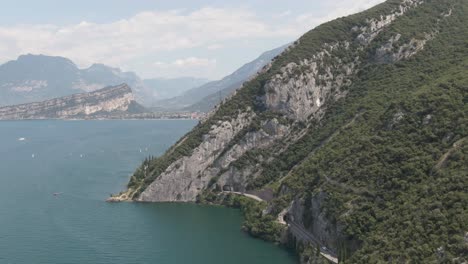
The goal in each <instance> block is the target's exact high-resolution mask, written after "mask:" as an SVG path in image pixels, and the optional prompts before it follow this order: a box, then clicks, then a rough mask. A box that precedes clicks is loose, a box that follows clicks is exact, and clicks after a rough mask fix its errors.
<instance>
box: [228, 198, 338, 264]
mask: <svg viewBox="0 0 468 264" xmlns="http://www.w3.org/2000/svg"><path fill="white" fill-rule="evenodd" d="M223 193H233V194H237V195H243V196H245V197H249V198H251V199H254V200H256V201H259V202H262V201H264V200H263V199H262V198H260V197H258V196H256V195H253V194H248V193H241V192H231V191H223ZM286 223H287V225H288V227H289V231H290V232H291V233H292V234H293V235H294V236H295V237H296V238H298V239H299V240H302V241H305V242H309V243H312V244H316V245H319V246H320V254H321V255H322V256H323V257H324V258H326V259H328V260H329V261H331V262H333V263H338V257H337V255H336V253H335V252H333V251H331V250H330V249H328V248H327V247H326V246H325V245H324V244H323V243H322V242H321V241H320V240H319V239H317V238H316V237H315V236H314V235H313V234H311V233H310V232H308V231H307V230H306V229H305V228H304V227H303V226H302V225H300V224H297V223H295V222H294V221H287V222H286Z"/></svg>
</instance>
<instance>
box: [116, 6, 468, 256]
mask: <svg viewBox="0 0 468 264" xmlns="http://www.w3.org/2000/svg"><path fill="white" fill-rule="evenodd" d="M467 18H468V3H467V2H466V1H464V0H444V1H440V0H437V1H436V0H426V1H422V0H389V1H387V2H385V3H383V4H381V5H378V6H376V7H374V8H372V9H369V10H367V11H364V12H362V13H359V14H356V15H352V16H349V17H345V18H340V19H337V20H334V21H331V22H328V23H325V24H323V25H321V26H319V27H317V28H316V29H314V30H311V31H310V32H308V33H306V34H305V35H304V36H302V37H301V38H300V39H299V40H298V41H296V42H295V43H294V45H292V46H290V47H289V48H288V49H287V50H286V51H285V52H284V53H282V55H281V56H279V57H277V58H276V59H275V60H274V61H273V63H271V65H268V66H267V67H265V68H264V69H263V70H262V71H261V72H259V74H258V75H257V76H256V77H255V78H253V79H252V80H250V81H247V82H246V83H244V85H243V86H242V89H240V90H238V91H236V92H235V93H234V94H233V95H232V96H231V97H230V98H229V99H228V100H226V101H225V102H223V103H222V104H221V105H220V106H219V107H218V108H217V109H216V111H214V112H212V113H211V114H210V116H209V118H207V119H206V120H204V121H203V122H201V123H200V124H199V125H198V126H197V127H195V128H194V129H193V130H192V131H191V132H190V133H188V134H187V135H186V136H185V137H183V138H182V139H181V140H179V142H178V143H176V144H175V145H174V146H173V147H171V148H170V149H169V150H168V151H167V152H166V153H165V154H164V155H163V156H161V157H159V158H156V159H150V160H146V161H145V162H144V163H143V164H142V165H141V166H140V167H139V168H138V169H137V170H136V171H135V173H134V175H133V176H132V177H131V179H130V182H129V184H128V189H127V190H126V191H125V192H123V193H121V194H120V195H117V196H116V197H114V200H116V201H119V200H135V201H145V202H165V201H171V202H173V201H182V202H184V201H185V202H187V201H189V202H193V201H198V202H213V203H222V204H227V205H231V206H241V207H242V208H243V210H244V213H245V215H246V222H245V224H244V228H245V229H246V230H248V231H249V232H250V233H251V234H253V235H255V236H258V237H261V238H264V239H267V240H276V241H279V240H281V241H282V242H283V243H286V244H289V245H291V246H293V247H295V248H296V249H297V250H298V252H299V253H300V254H301V262H303V263H323V262H324V260H323V259H320V258H319V257H317V255H318V254H317V253H318V252H314V251H315V250H316V248H317V247H316V245H315V244H314V243H313V244H309V243H308V242H310V241H307V240H306V241H304V237H301V236H299V235H298V233H297V232H295V231H294V230H295V229H294V228H292V226H296V227H297V226H298V227H299V228H301V229H302V230H306V232H308V233H309V234H311V236H315V237H316V240H318V241H321V243H322V244H323V245H326V247H327V248H328V249H330V250H328V252H332V253H334V254H335V255H336V257H338V258H339V259H340V261H344V260H346V262H348V263H378V262H389V263H406V262H417V263H433V262H434V263H451V262H453V263H463V262H464V261H467V248H468V242H467V241H468V239H467V237H468V223H467V222H466V220H465V219H467V218H468V210H467V204H468V197H467V195H466V191H465V190H466V189H467V188H468V178H467V177H466V171H468V168H467V165H466V164H467V163H466V153H467V151H468V149H467V145H466V138H467V136H468V134H467V130H466V129H467V128H466V124H467V123H468V120H467V117H466V113H467V112H468V109H467V104H466V98H467V96H468V95H467V87H468V78H467V76H468V75H467V74H466V73H467V70H466V69H467V67H468V45H466V43H467V39H466V36H468V21H467ZM223 190H224V191H237V192H253V191H255V192H262V191H272V192H273V193H274V198H273V199H271V200H268V201H267V203H266V204H257V203H253V202H252V201H247V200H248V199H247V200H245V199H241V198H239V197H237V196H232V195H229V194H226V193H224V192H221V191H223ZM283 216H285V218H286V220H287V221H288V223H290V224H292V225H289V226H284V225H282V224H280V223H279V222H277V219H278V218H283ZM301 241H302V242H301Z"/></svg>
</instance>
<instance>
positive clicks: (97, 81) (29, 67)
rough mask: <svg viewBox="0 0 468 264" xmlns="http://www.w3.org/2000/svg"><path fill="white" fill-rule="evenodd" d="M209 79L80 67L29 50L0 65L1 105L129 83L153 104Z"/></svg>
mask: <svg viewBox="0 0 468 264" xmlns="http://www.w3.org/2000/svg"><path fill="white" fill-rule="evenodd" d="M207 81H208V80H205V79H197V78H190V77H188V78H175V79H149V80H142V79H141V78H140V77H138V75H136V74H135V73H133V72H123V71H121V70H120V69H118V68H112V67H109V66H106V65H103V64H93V65H92V66H91V67H89V68H87V69H79V68H78V67H77V66H76V65H75V63H73V62H72V61H71V60H69V59H67V58H63V57H52V56H45V55H31V54H28V55H22V56H20V57H19V58H18V59H17V60H13V61H9V62H7V63H5V64H3V65H0V105H15V104H24V103H31V102H37V101H43V100H48V99H52V98H57V97H61V96H67V95H71V94H76V93H83V92H91V91H95V90H98V89H101V88H103V87H107V86H112V85H118V84H122V83H126V84H128V85H129V86H130V87H132V89H133V91H134V93H135V98H136V100H137V101H138V102H139V103H141V104H144V105H147V106H150V105H152V104H153V103H154V102H155V101H156V100H160V99H165V98H168V97H173V96H177V95H179V94H181V93H182V92H184V91H186V90H189V89H191V88H193V87H196V86H199V85H202V84H204V83H206V82H207Z"/></svg>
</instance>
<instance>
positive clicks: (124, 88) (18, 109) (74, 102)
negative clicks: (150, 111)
mask: <svg viewBox="0 0 468 264" xmlns="http://www.w3.org/2000/svg"><path fill="white" fill-rule="evenodd" d="M144 111H145V108H144V107H142V106H141V105H139V104H138V103H137V102H136V101H135V98H134V96H133V93H132V90H131V89H130V87H129V86H128V85H126V84H122V85H118V86H110V87H106V88H103V89H100V90H96V91H93V92H89V93H81V94H74V95H70V96H65V97H60V98H55V99H51V100H47V101H43V102H36V103H29V104H21V105H13V106H4V107H0V120H16V119H74V118H80V119H90V118H109V117H113V116H122V115H125V116H127V115H131V114H139V113H143V112H144Z"/></svg>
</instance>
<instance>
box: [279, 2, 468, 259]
mask: <svg viewBox="0 0 468 264" xmlns="http://www.w3.org/2000/svg"><path fill="white" fill-rule="evenodd" d="M453 12H454V14H453V15H452V19H449V20H447V21H446V22H442V23H441V26H440V28H439V30H440V32H439V33H438V34H439V35H438V36H437V37H436V38H435V39H434V40H432V41H430V42H428V44H427V46H426V47H425V50H424V51H422V52H421V53H420V54H418V55H417V56H416V57H414V58H412V59H410V60H407V61H402V62H399V63H396V64H392V65H380V66H378V67H376V66H375V65H372V66H371V67H367V68H365V69H364V70H362V71H361V72H360V75H359V79H358V80H356V82H355V83H354V85H353V86H352V87H351V88H350V89H351V90H350V91H351V93H350V95H349V96H348V98H346V100H344V101H343V102H341V103H339V104H337V105H336V106H335V107H334V109H332V110H331V111H330V112H329V115H328V117H326V121H325V122H324V124H325V125H324V126H323V127H320V128H316V130H314V131H313V132H311V134H312V136H309V138H310V139H312V140H310V141H309V142H310V143H311V145H312V147H311V148H313V147H314V144H315V145H316V144H317V143H316V141H314V139H316V140H317V137H318V136H317V135H320V133H321V131H322V130H327V129H329V128H328V127H336V126H339V125H340V124H344V123H345V122H343V120H349V119H350V117H351V116H352V115H353V114H356V113H362V114H361V115H360V116H359V117H358V118H357V119H356V120H355V122H354V123H353V124H352V125H350V126H347V127H346V128H345V129H341V130H340V131H339V133H338V134H337V135H336V136H335V137H334V138H333V140H331V141H329V142H327V144H326V145H325V146H323V147H322V148H320V149H319V150H317V152H316V153H315V154H314V155H312V156H311V157H309V158H307V159H306V160H305V161H303V162H302V165H301V166H299V167H297V168H296V169H295V170H294V171H293V173H292V175H291V176H289V177H288V178H287V179H286V181H285V185H286V186H288V187H289V188H290V189H292V190H293V192H294V193H298V192H299V193H307V192H310V191H312V192H316V191H319V190H320V191H325V192H327V193H329V194H330V195H329V198H328V201H327V204H326V205H325V206H324V208H323V210H325V211H326V213H327V215H328V216H329V218H330V219H331V220H332V222H338V223H343V224H345V226H346V230H345V233H346V234H345V235H346V236H347V237H348V239H350V240H355V241H359V242H361V243H362V247H361V249H360V250H358V251H357V252H355V254H354V255H353V256H352V258H351V259H350V261H351V262H356V263H375V262H379V261H384V262H398V263H399V262H407V261H413V262H415V263H423V262H426V263H427V262H447V263H450V262H452V261H455V262H456V261H461V259H457V258H458V257H462V256H464V257H465V259H466V257H467V255H468V245H467V243H466V241H464V239H465V238H464V236H465V233H466V232H467V231H468V220H467V219H468V211H467V206H468V193H467V191H466V190H467V189H468V175H467V173H468V165H467V164H468V163H467V161H466V153H467V152H466V150H467V139H466V138H467V125H468V118H467V116H466V115H467V113H468V107H467V101H468V38H467V36H468V20H467V16H466V14H468V3H466V2H463V3H462V2H457V8H456V9H454V10H453ZM335 122H337V123H338V124H339V125H336V124H335ZM313 135H316V136H315V137H314V136H313ZM300 144H303V143H300ZM299 149H300V148H299ZM287 154H290V155H295V153H294V152H292V151H291V152H288V153H285V154H284V155H287ZM300 158H301V157H300Z"/></svg>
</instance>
